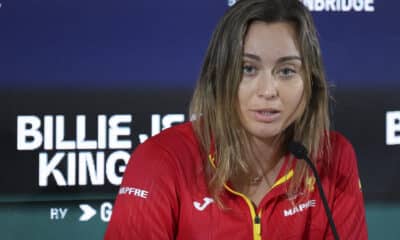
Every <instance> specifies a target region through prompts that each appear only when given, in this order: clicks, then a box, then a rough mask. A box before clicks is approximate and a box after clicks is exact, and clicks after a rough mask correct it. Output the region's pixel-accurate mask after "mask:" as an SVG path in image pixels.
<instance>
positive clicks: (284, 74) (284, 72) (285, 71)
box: [276, 67, 297, 79]
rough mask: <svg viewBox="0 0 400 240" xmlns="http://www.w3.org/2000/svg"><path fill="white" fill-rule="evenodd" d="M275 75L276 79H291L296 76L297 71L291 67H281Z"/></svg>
mask: <svg viewBox="0 0 400 240" xmlns="http://www.w3.org/2000/svg"><path fill="white" fill-rule="evenodd" d="M276 74H277V75H278V77H280V78H284V79H285V78H286V79H287V78H292V77H294V76H295V75H296V74H297V70H296V69H295V68H292V67H282V68H280V69H278V71H277V72H276Z"/></svg>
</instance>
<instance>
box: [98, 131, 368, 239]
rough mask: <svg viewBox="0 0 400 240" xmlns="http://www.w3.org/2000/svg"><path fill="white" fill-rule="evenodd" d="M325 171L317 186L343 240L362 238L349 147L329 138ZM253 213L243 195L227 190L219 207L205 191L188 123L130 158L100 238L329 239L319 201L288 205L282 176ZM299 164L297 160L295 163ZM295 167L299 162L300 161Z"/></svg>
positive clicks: (309, 199) (338, 138) (311, 197)
mask: <svg viewBox="0 0 400 240" xmlns="http://www.w3.org/2000/svg"><path fill="white" fill-rule="evenodd" d="M331 141H332V149H333V154H332V155H333V156H332V157H333V158H332V165H331V167H330V168H329V169H330V170H329V171H326V170H325V171H324V170H322V169H326V168H321V167H320V165H318V167H317V168H318V169H319V174H320V178H321V182H322V185H323V188H324V191H325V193H326V196H327V199H328V203H329V206H330V208H331V210H332V214H333V218H334V221H335V223H336V227H337V230H338V233H339V236H340V238H341V239H345V240H349V239H367V227H366V221H365V209H364V203H363V196H362V192H361V185H360V181H359V177H358V170H357V164H356V158H355V154H354V151H353V148H352V146H351V144H350V143H349V142H348V141H347V140H346V139H345V138H344V137H343V136H342V135H340V134H338V133H336V132H332V133H331ZM288 157H289V155H288V156H286V160H285V163H284V165H283V166H282V170H281V172H280V173H279V175H278V178H277V181H276V182H275V185H274V187H273V188H272V189H271V191H269V192H268V193H267V194H266V196H264V198H263V200H262V201H261V203H260V204H259V206H258V208H257V209H255V208H254V207H253V205H252V204H251V201H250V200H249V199H247V198H246V196H244V195H242V194H240V193H237V192H234V191H233V190H232V189H229V187H226V189H225V191H224V192H223V194H222V197H221V199H222V201H223V203H224V206H225V208H226V209H221V208H220V207H218V206H217V204H216V203H215V202H214V201H213V199H212V198H211V196H210V195H209V193H208V191H207V183H206V181H205V175H204V167H203V161H202V159H201V158H200V153H199V145H198V142H197V141H196V138H195V136H194V132H193V129H192V125H191V123H185V124H182V125H179V126H175V127H172V128H170V129H167V130H164V131H163V132H161V133H160V134H159V135H157V136H155V137H153V138H151V139H149V140H147V141H146V142H145V143H143V144H141V145H139V146H138V147H137V149H136V150H135V151H134V153H133V154H132V157H131V159H130V161H129V164H128V166H127V169H126V172H125V175H124V179H123V181H122V184H121V187H120V190H119V194H118V196H117V199H116V202H115V206H114V209H113V213H112V217H111V221H110V223H109V225H108V228H107V230H106V233H105V240H117V239H118V240H128V239H129V240H133V239H144V240H150V239H157V240H158V239H177V240H195V239H199V240H207V239H210V240H211V239H218V240H224V239H229V240H235V239H237V240H245V239H313V240H314V239H333V236H332V233H331V230H330V227H329V224H328V220H327V217H326V214H325V210H324V207H323V205H322V201H321V198H320V196H319V193H318V189H316V185H314V183H315V181H313V179H312V178H311V179H309V180H308V182H309V184H308V187H309V188H310V190H311V191H312V192H311V194H309V195H308V197H304V196H298V197H302V198H303V199H302V200H301V201H298V203H296V204H293V201H290V200H289V199H288V197H287V195H286V187H287V184H288V183H289V182H290V179H291V176H292V174H293V171H292V170H291V171H289V172H287V171H284V169H286V166H285V165H286V164H287V162H288ZM296 161H297V160H296ZM299 161H300V160H299Z"/></svg>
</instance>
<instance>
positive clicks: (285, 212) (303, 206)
mask: <svg viewBox="0 0 400 240" xmlns="http://www.w3.org/2000/svg"><path fill="white" fill-rule="evenodd" d="M315 206H316V201H315V200H314V199H311V200H308V201H307V202H305V203H300V204H299V205H297V206H294V207H293V208H290V209H284V210H283V216H285V217H290V216H293V215H295V214H297V213H300V212H303V211H305V210H307V209H308V208H311V207H315Z"/></svg>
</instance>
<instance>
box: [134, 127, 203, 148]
mask: <svg viewBox="0 0 400 240" xmlns="http://www.w3.org/2000/svg"><path fill="white" fill-rule="evenodd" d="M139 147H141V148H154V147H158V148H161V149H163V150H164V151H167V152H173V151H176V150H183V149H185V148H188V147H189V148H190V147H197V139H196V136H195V134H194V131H193V127H192V123H191V122H186V123H182V124H178V125H175V126H172V127H170V128H168V129H165V130H163V131H161V132H160V133H159V134H157V135H155V136H153V137H151V138H149V139H148V140H146V141H145V142H144V143H142V144H140V145H139Z"/></svg>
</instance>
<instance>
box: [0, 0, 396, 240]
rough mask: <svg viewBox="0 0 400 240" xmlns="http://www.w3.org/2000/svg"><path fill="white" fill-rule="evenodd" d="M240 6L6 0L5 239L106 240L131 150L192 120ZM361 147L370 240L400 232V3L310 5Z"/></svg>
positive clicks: (1, 19) (1, 200)
mask: <svg viewBox="0 0 400 240" xmlns="http://www.w3.org/2000/svg"><path fill="white" fill-rule="evenodd" d="M234 2H235V1H226V0H201V1H195V0H191V1H187V0H185V1H184V0H172V1H161V0H153V1H145V0H115V1H103V0H86V1H66V0H65V1H62V0H25V1H22V0H0V31H1V33H0V66H1V68H0V73H1V75H0V78H1V82H0V115H1V124H0V144H1V157H0V166H1V168H0V171H1V173H0V234H1V235H0V239H6V240H9V239H10V240H11V239H44V240H46V239H61V240H62V239H77V240H78V239H101V238H102V235H103V233H104V230H105V227H106V225H107V222H108V221H109V219H110V215H111V212H112V207H113V201H114V198H115V196H116V193H117V191H118V185H119V184H120V182H121V178H122V175H123V173H124V170H125V167H126V164H127V162H128V160H129V155H130V153H131V151H132V150H133V149H134V148H135V147H136V146H137V145H138V144H140V143H141V142H143V141H145V140H146V139H147V138H148V137H150V136H152V135H155V134H157V133H158V132H160V131H162V130H163V129H165V128H167V127H169V126H171V125H174V124H177V123H180V122H183V121H187V120H188V116H187V107H188V103H189V100H190V96H191V93H192V90H193V87H194V84H195V81H196V79H197V77H198V75H199V69H200V67H201V63H202V59H203V57H204V54H205V51H206V48H207V44H208V41H209V38H210V36H211V33H212V30H213V29H214V27H215V25H216V23H217V21H218V19H219V18H220V17H221V15H222V14H223V12H224V11H226V9H228V8H229V6H230V5H232V4H234ZM303 3H304V4H305V5H306V6H307V7H309V8H310V10H312V13H313V15H314V17H315V22H316V25H317V27H318V31H319V36H320V41H321V45H322V52H323V57H324V62H325V65H326V71H327V76H328V80H329V82H330V84H331V85H332V86H334V87H333V88H332V93H333V96H334V98H335V101H334V102H333V106H332V115H333V128H334V129H337V130H339V131H341V132H342V133H343V134H344V135H345V136H347V137H348V138H349V139H350V140H351V142H352V143H353V144H354V147H355V149H356V152H357V156H358V160H359V170H360V175H361V179H362V185H363V192H364V196H365V200H366V207H367V221H368V225H369V234H370V238H371V239H381V238H382V236H385V239H398V238H399V236H400V230H399V229H400V228H399V224H398V220H397V219H398V216H400V181H398V177H399V176H400V175H399V174H398V170H399V169H400V161H399V160H400V159H399V156H400V94H399V93H400V79H399V78H400V77H399V76H400V75H399V71H398V67H399V56H400V48H399V45H398V44H399V42H400V28H399V27H397V22H398V21H397V19H396V18H397V17H396V16H397V13H398V10H399V9H400V2H399V1H395V0H391V1H389V0H386V1H376V0H308V1H307V0H304V1H303Z"/></svg>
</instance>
